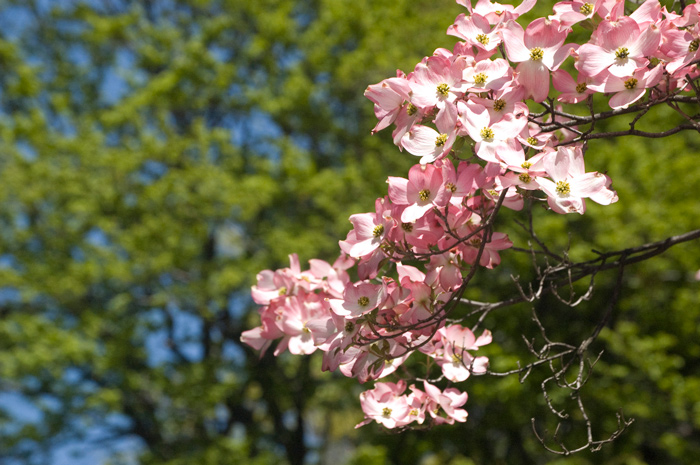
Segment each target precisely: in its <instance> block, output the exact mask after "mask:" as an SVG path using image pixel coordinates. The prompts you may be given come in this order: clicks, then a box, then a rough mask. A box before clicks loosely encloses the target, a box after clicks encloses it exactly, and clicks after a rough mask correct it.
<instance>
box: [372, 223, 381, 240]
mask: <svg viewBox="0 0 700 465" xmlns="http://www.w3.org/2000/svg"><path fill="white" fill-rule="evenodd" d="M383 233H384V225H383V224H378V225H376V226H375V227H374V230H373V231H372V235H373V236H374V237H379V236H381V235H382V234H383Z"/></svg>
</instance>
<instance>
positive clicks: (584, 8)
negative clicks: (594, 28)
mask: <svg viewBox="0 0 700 465" xmlns="http://www.w3.org/2000/svg"><path fill="white" fill-rule="evenodd" d="M578 11H580V12H581V14H582V15H586V16H588V15H590V14H591V13H593V5H591V4H590V3H584V4H583V5H581V8H579V10H578Z"/></svg>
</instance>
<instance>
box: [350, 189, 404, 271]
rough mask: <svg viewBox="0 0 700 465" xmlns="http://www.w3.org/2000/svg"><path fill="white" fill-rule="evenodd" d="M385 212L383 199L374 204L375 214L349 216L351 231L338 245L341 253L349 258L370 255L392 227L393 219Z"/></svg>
mask: <svg viewBox="0 0 700 465" xmlns="http://www.w3.org/2000/svg"><path fill="white" fill-rule="evenodd" d="M389 213H390V210H385V206H384V199H377V201H376V202H375V213H358V214H355V215H352V216H350V222H351V223H352V225H353V230H352V231H350V232H349V233H348V237H347V238H346V239H345V240H344V241H340V242H339V245H340V248H341V250H342V251H343V252H345V253H346V254H348V255H350V256H351V257H355V258H360V257H363V256H366V255H369V254H371V253H372V252H374V251H375V250H377V248H379V246H380V245H381V244H382V242H383V241H384V238H385V237H386V236H387V234H389V231H390V230H391V228H392V226H393V224H394V223H393V219H392V218H391V217H390V216H388V214H389Z"/></svg>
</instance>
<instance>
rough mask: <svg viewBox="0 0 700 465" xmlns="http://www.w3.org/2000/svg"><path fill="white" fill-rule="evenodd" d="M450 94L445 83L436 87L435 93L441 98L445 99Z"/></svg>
mask: <svg viewBox="0 0 700 465" xmlns="http://www.w3.org/2000/svg"><path fill="white" fill-rule="evenodd" d="M449 92H450V86H448V85H447V84H445V83H442V84H440V85H438V86H437V93H438V94H440V95H441V96H443V97H447V94H448V93H449Z"/></svg>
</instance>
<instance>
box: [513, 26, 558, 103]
mask: <svg viewBox="0 0 700 465" xmlns="http://www.w3.org/2000/svg"><path fill="white" fill-rule="evenodd" d="M500 33H501V36H502V37H503V44H504V45H505V48H506V53H507V54H508V59H509V60H510V61H513V62H516V63H520V64H519V65H518V67H517V68H516V72H517V73H518V82H519V83H520V84H521V85H522V86H523V87H525V89H526V91H527V95H528V96H531V97H532V99H533V100H534V101H535V102H541V101H543V100H544V99H546V98H547V95H548V94H549V71H556V70H557V69H558V68H559V66H560V65H561V64H562V62H563V61H564V60H565V59H566V57H567V56H569V53H570V47H564V46H563V45H564V40H565V39H566V36H567V35H568V32H567V30H566V29H563V30H562V29H561V28H560V27H559V21H556V20H548V19H546V18H539V19H536V20H534V21H533V22H532V23H530V25H529V26H528V27H527V29H526V30H524V31H523V28H522V26H520V25H519V24H518V23H516V22H509V23H508V24H507V25H506V27H505V28H503V29H501V31H500Z"/></svg>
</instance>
